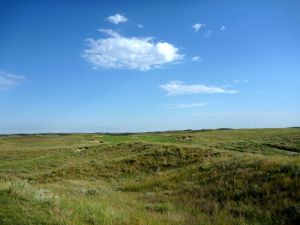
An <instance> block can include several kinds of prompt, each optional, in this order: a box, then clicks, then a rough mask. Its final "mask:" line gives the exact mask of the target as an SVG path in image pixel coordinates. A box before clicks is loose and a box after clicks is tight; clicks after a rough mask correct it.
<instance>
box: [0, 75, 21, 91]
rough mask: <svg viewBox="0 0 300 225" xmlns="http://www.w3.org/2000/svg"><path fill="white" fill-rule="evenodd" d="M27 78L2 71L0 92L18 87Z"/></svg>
mask: <svg viewBox="0 0 300 225" xmlns="http://www.w3.org/2000/svg"><path fill="white" fill-rule="evenodd" d="M24 79H25V77H24V76H20V75H15V74H13V73H6V72H3V71H0V90H4V89H7V88H10V87H13V86H17V85H19V84H21V83H22V82H23V81H24Z"/></svg>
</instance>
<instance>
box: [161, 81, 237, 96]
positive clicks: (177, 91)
mask: <svg viewBox="0 0 300 225" xmlns="http://www.w3.org/2000/svg"><path fill="white" fill-rule="evenodd" d="M159 87H160V88H162V89H163V90H165V91H167V96H176V95H188V94H222V93H223V94H225V93H227V94H234V93H237V92H238V91H237V90H230V89H225V88H223V87H218V86H207V85H203V84H184V83H183V82H181V81H171V82H169V83H167V84H163V85H160V86H159Z"/></svg>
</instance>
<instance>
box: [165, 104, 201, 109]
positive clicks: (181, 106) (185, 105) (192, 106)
mask: <svg viewBox="0 0 300 225" xmlns="http://www.w3.org/2000/svg"><path fill="white" fill-rule="evenodd" d="M205 105H207V104H206V103H190V104H170V105H169V106H170V108H172V109H188V108H198V107H202V106H205Z"/></svg>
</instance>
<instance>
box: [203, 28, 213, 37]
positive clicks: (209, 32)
mask: <svg viewBox="0 0 300 225" xmlns="http://www.w3.org/2000/svg"><path fill="white" fill-rule="evenodd" d="M211 35H212V30H208V31H206V32H205V33H204V35H203V37H205V38H210V37H211Z"/></svg>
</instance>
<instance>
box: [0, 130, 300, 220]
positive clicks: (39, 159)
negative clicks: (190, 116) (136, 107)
mask: <svg viewBox="0 0 300 225" xmlns="http://www.w3.org/2000/svg"><path fill="white" fill-rule="evenodd" d="M299 154H300V129H298V128H288V129H251V130H246V129H245V130H229V129H220V130H199V131H191V130H187V131H173V132H157V133H140V134H139V133H137V134H47V135H45V134H39V135H9V136H1V137H0V224H1V225H2V224H5V225H8V224H9V225H33V224H36V225H40V224H49V225H50V224H68V225H69V224H70V225H71V224H72V225H73V224H74V225H77V224H78V225H79V224H80V225H81V224H91V225H92V224H104V225H106V224H110V225H114V224H119V225H121V224H124V225H125V224H128V225H134V224H153V225H154V224H157V225H158V224H203V225H210V224H224V225H226V224H228V225H229V224H230V225H232V224H239V225H240V224H272V225H273V224H297V223H299V221H300V177H299V176H300V157H299V156H300V155H299Z"/></svg>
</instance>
